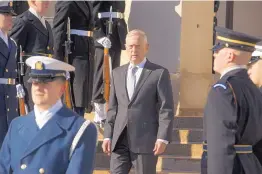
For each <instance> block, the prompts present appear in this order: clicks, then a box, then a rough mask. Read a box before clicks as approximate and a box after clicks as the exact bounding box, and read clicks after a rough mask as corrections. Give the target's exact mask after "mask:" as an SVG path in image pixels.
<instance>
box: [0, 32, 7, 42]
mask: <svg viewBox="0 0 262 174" xmlns="http://www.w3.org/2000/svg"><path fill="white" fill-rule="evenodd" d="M0 37H1V38H2V39H3V40H4V42H5V43H6V44H7V45H8V36H7V34H5V33H4V32H3V31H2V30H1V29H0Z"/></svg>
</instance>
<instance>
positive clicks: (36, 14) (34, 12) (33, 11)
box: [29, 7, 42, 20]
mask: <svg viewBox="0 0 262 174" xmlns="http://www.w3.org/2000/svg"><path fill="white" fill-rule="evenodd" d="M29 11H30V12H31V13H32V14H33V15H35V16H36V17H37V18H38V19H39V20H41V19H42V16H40V15H39V14H38V13H37V12H36V11H35V9H33V8H32V7H30V8H29Z"/></svg>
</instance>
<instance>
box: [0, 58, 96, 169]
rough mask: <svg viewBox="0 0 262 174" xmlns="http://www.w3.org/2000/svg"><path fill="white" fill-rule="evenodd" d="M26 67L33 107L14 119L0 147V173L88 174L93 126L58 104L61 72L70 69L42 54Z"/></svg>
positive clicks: (91, 164) (62, 81)
mask: <svg viewBox="0 0 262 174" xmlns="http://www.w3.org/2000/svg"><path fill="white" fill-rule="evenodd" d="M26 64H27V65H28V66H29V67H31V71H30V79H29V83H32V98H33V101H34V104H35V105H34V110H33V111H31V112H30V113H29V114H27V115H25V116H22V117H18V118H16V119H14V120H13V121H12V122H11V124H10V128H9V130H8V133H7V135H6V137H5V140H4V143H3V145H2V148H1V150H0V173H1V174H8V173H27V174H36V173H40V174H44V173H49V174H92V173H93V169H94V159H95V154H96V141H97V129H96V126H95V125H94V124H93V123H91V122H90V121H89V120H85V119H84V118H83V117H81V116H79V115H78V114H77V113H75V112H73V111H72V110H69V109H68V108H67V107H66V106H64V105H63V104H62V102H61V99H60V98H61V96H62V95H63V93H64V91H65V80H66V72H68V71H74V69H75V68H74V67H73V66H71V65H69V64H66V63H64V62H61V61H58V60H56V59H53V58H49V57H44V56H33V57H30V58H28V59H27V60H26Z"/></svg>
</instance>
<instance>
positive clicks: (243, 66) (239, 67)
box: [220, 65, 246, 79]
mask: <svg viewBox="0 0 262 174" xmlns="http://www.w3.org/2000/svg"><path fill="white" fill-rule="evenodd" d="M236 69H246V65H235V66H231V67H228V68H226V69H224V71H223V72H222V73H221V76H220V79H221V78H222V77H223V76H224V75H226V74H227V73H228V72H231V71H233V70H236Z"/></svg>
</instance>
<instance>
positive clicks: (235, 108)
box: [201, 27, 262, 174]
mask: <svg viewBox="0 0 262 174" xmlns="http://www.w3.org/2000/svg"><path fill="white" fill-rule="evenodd" d="M215 29H216V45H215V46H214V47H213V50H214V57H215V59H214V71H216V72H218V73H219V74H220V75H221V77H220V79H219V80H218V81H217V83H216V84H215V85H214V86H213V87H212V88H211V90H210V92H209V95H208V98H207V104H206V107H205V112H204V142H205V143H204V145H203V150H204V152H203V156H202V165H201V169H202V170H201V173H202V174H222V173H223V174H251V173H252V174H261V173H262V126H261V125H262V107H261V106H262V96H261V93H260V91H259V90H258V88H257V87H256V86H255V84H254V83H252V81H251V80H250V78H249V77H248V74H247V69H246V65H247V63H248V61H249V59H250V57H251V53H252V52H253V51H254V50H255V44H256V43H257V42H259V41H260V40H261V39H259V38H255V37H252V36H249V35H246V34H243V33H239V32H235V31H232V30H229V29H226V28H221V27H216V28H215Z"/></svg>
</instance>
